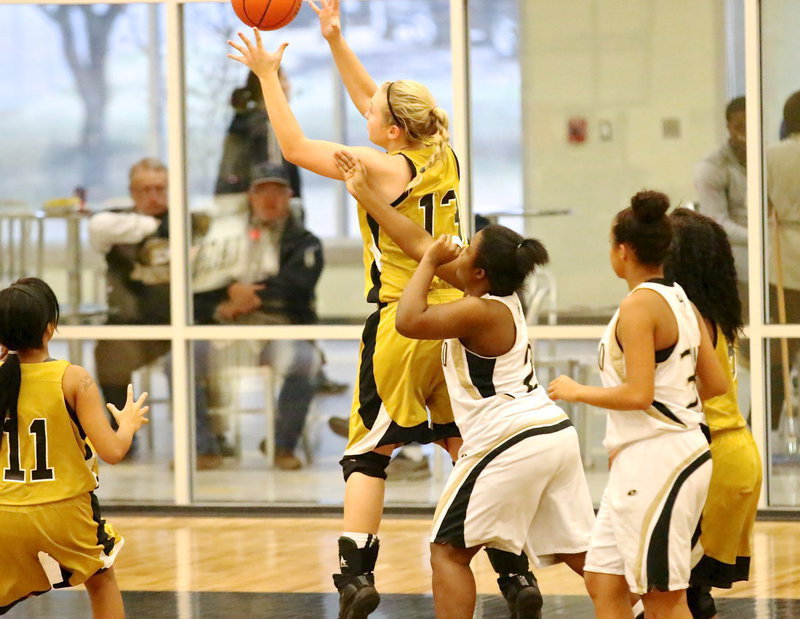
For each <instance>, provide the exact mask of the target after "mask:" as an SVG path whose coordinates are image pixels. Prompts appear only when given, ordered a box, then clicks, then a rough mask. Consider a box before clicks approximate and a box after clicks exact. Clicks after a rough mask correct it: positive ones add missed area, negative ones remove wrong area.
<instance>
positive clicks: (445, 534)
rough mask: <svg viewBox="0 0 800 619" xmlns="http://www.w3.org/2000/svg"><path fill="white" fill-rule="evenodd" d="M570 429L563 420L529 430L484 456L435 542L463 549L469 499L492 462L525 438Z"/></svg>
mask: <svg viewBox="0 0 800 619" xmlns="http://www.w3.org/2000/svg"><path fill="white" fill-rule="evenodd" d="M570 427H572V422H571V421H570V420H569V419H564V420H563V421H561V422H559V423H556V424H554V425H551V426H543V427H542V426H540V427H535V428H531V429H529V430H525V431H524V432H520V433H519V434H516V435H514V436H512V437H511V438H510V439H509V440H507V441H506V442H504V443H502V444H501V445H499V446H498V447H496V448H495V449H493V450H492V451H490V452H489V453H488V454H486V456H484V457H483V458H482V459H481V461H480V462H479V463H478V464H477V465H476V466H475V467H474V468H473V469H472V470H471V471H470V473H469V475H467V477H466V479H465V480H464V482H463V483H462V484H461V487H460V488H459V489H458V492H456V495H455V497H453V500H452V502H451V503H450V507H449V508H448V509H447V513H446V514H445V515H444V518H443V519H442V524H441V525H440V526H439V529H438V534H437V536H436V541H437V542H438V541H440V540H441V541H449V542H451V543H453V545H454V546H456V547H458V548H464V544H465V542H464V516H465V515H466V513H467V506H468V505H469V499H470V496H471V495H472V490H473V489H474V487H475V482H476V481H477V479H478V477H479V476H480V474H481V473H482V472H483V470H484V469H485V468H486V467H487V466H488V465H489V463H491V462H492V460H494V459H495V458H497V457H498V456H499V455H500V454H502V453H503V452H504V451H506V450H507V449H509V448H511V447H513V446H514V445H516V444H517V443H519V442H520V441H522V440H525V439H526V438H530V437H532V436H539V435H542V434H553V433H554V432H560V431H561V430H564V429H566V428H570Z"/></svg>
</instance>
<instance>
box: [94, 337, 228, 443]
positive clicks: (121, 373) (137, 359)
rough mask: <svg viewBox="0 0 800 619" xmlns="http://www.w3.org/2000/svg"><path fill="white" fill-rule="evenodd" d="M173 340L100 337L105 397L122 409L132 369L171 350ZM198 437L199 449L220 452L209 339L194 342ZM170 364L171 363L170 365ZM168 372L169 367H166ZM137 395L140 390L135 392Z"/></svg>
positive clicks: (100, 370) (99, 358) (99, 366)
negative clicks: (211, 403) (212, 417)
mask: <svg viewBox="0 0 800 619" xmlns="http://www.w3.org/2000/svg"><path fill="white" fill-rule="evenodd" d="M169 351H170V343H169V342H165V341H161V340H157V341H156V340H101V341H98V342H97V346H95V349H94V358H95V368H96V371H97V381H98V383H99V384H100V389H101V391H102V393H103V397H104V398H105V399H106V401H107V402H111V403H112V404H114V406H116V407H117V408H119V409H120V410H121V409H122V407H123V406H125V400H126V398H127V392H128V385H129V384H130V383H131V382H133V373H134V372H135V371H136V370H138V369H140V368H143V367H144V366H146V365H149V364H151V363H153V362H154V361H155V360H156V359H158V358H159V357H162V356H163V355H166V354H168V353H169ZM195 364H196V366H197V367H196V369H195V373H196V375H197V377H198V380H196V381H195V440H196V445H197V453H198V454H201V455H218V454H219V442H218V440H217V438H216V436H214V434H213V433H212V431H211V424H210V422H209V416H208V388H207V385H206V381H205V377H206V376H207V375H208V369H207V366H208V343H207V342H202V343H200V342H198V343H196V345H195ZM167 368H170V365H169V364H168V365H167ZM167 372H168V375H169V372H170V370H169V369H168V370H167ZM135 395H136V396H138V395H140V394H138V393H137V394H135Z"/></svg>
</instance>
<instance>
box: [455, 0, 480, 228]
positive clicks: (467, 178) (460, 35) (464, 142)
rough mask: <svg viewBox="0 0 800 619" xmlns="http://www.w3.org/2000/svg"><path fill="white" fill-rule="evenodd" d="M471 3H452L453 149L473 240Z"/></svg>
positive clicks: (462, 209)
mask: <svg viewBox="0 0 800 619" xmlns="http://www.w3.org/2000/svg"><path fill="white" fill-rule="evenodd" d="M468 12H469V0H450V55H451V63H452V79H453V83H452V92H453V117H452V123H451V126H452V128H453V139H452V143H453V148H454V150H455V151H456V153H458V158H459V163H460V168H461V183H460V187H459V194H460V201H461V203H460V205H459V213H458V214H459V217H460V218H461V226H462V230H463V231H464V232H465V233H466V235H467V236H472V232H473V227H474V225H473V217H472V204H471V202H470V200H471V194H472V192H471V182H472V174H471V173H470V170H471V169H472V165H471V157H470V92H469V77H470V66H469V44H470V42H469V15H468Z"/></svg>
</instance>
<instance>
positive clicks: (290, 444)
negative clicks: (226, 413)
mask: <svg viewBox="0 0 800 619" xmlns="http://www.w3.org/2000/svg"><path fill="white" fill-rule="evenodd" d="M251 179H252V180H251V182H250V188H249V190H248V194H247V195H248V201H249V204H250V225H249V229H248V241H247V246H246V250H245V251H246V258H245V260H244V261H243V270H242V273H240V274H239V276H238V277H237V279H236V281H234V282H232V283H230V284H229V285H228V286H226V287H225V288H222V289H219V290H217V291H212V292H210V293H203V295H202V297H203V300H202V301H201V300H199V296H195V316H196V320H197V322H200V323H202V322H216V323H220V324H238V325H256V324H257V325H281V324H287V325H288V324H311V323H315V322H316V321H317V313H316V308H315V303H316V297H315V288H316V285H317V281H318V280H319V276H320V274H321V272H322V267H323V256H322V244H321V243H320V240H319V239H318V238H317V237H316V236H314V234H312V233H311V232H309V231H308V230H306V229H305V228H304V227H303V225H302V223H301V222H300V221H299V220H298V219H297V218H296V217H295V216H294V215H293V214H292V211H291V207H290V201H291V198H292V189H291V184H290V180H289V177H288V175H287V173H286V169H285V167H284V166H282V165H281V164H278V163H270V162H265V163H262V164H259V165H257V166H254V169H253V172H252V175H251ZM261 362H262V363H264V364H267V365H270V366H271V367H272V368H273V370H274V371H275V372H276V374H278V375H279V377H280V378H282V379H283V384H282V386H281V388H280V393H279V395H278V417H277V423H276V428H275V446H276V450H275V465H276V466H277V467H278V468H280V469H283V470H295V469H299V468H301V467H302V462H301V461H300V460H299V459H298V458H297V456H295V454H294V450H295V447H296V446H297V442H298V440H299V438H300V435H301V434H302V431H303V425H304V424H305V419H306V416H307V414H308V409H309V406H310V404H311V399H312V397H313V395H314V392H315V389H316V383H317V377H318V375H319V369H320V365H321V357H320V353H319V349H318V348H317V346H316V345H315V344H314V342H310V341H302V340H273V341H267V342H265V343H264V347H263V349H262V352H261Z"/></svg>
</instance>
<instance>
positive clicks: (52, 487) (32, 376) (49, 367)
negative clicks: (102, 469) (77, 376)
mask: <svg viewBox="0 0 800 619" xmlns="http://www.w3.org/2000/svg"><path fill="white" fill-rule="evenodd" d="M68 366H69V361H59V360H54V361H45V362H43V363H22V364H20V370H21V374H22V383H21V385H20V389H19V400H18V404H17V420H16V421H17V422H16V423H12V422H11V421H10V420H8V419H7V420H6V422H5V424H4V426H3V434H2V445H0V505H39V504H42V503H52V502H54V501H61V500H63V499H69V498H72V497H75V496H78V495H80V494H83V493H88V492H91V491H92V490H94V489H95V488H97V484H98V478H97V458H96V456H95V454H94V450H93V449H92V447H91V445H90V444H89V440H88V439H87V438H86V435H85V434H84V432H83V429H82V428H81V425H80V422H79V421H78V417H77V415H76V414H75V412H74V411H72V410H71V409H70V408H69V407H68V406H67V403H66V401H65V400H64V391H63V389H62V387H61V380H62V378H63V377H64V372H65V370H66V369H67V367H68Z"/></svg>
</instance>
